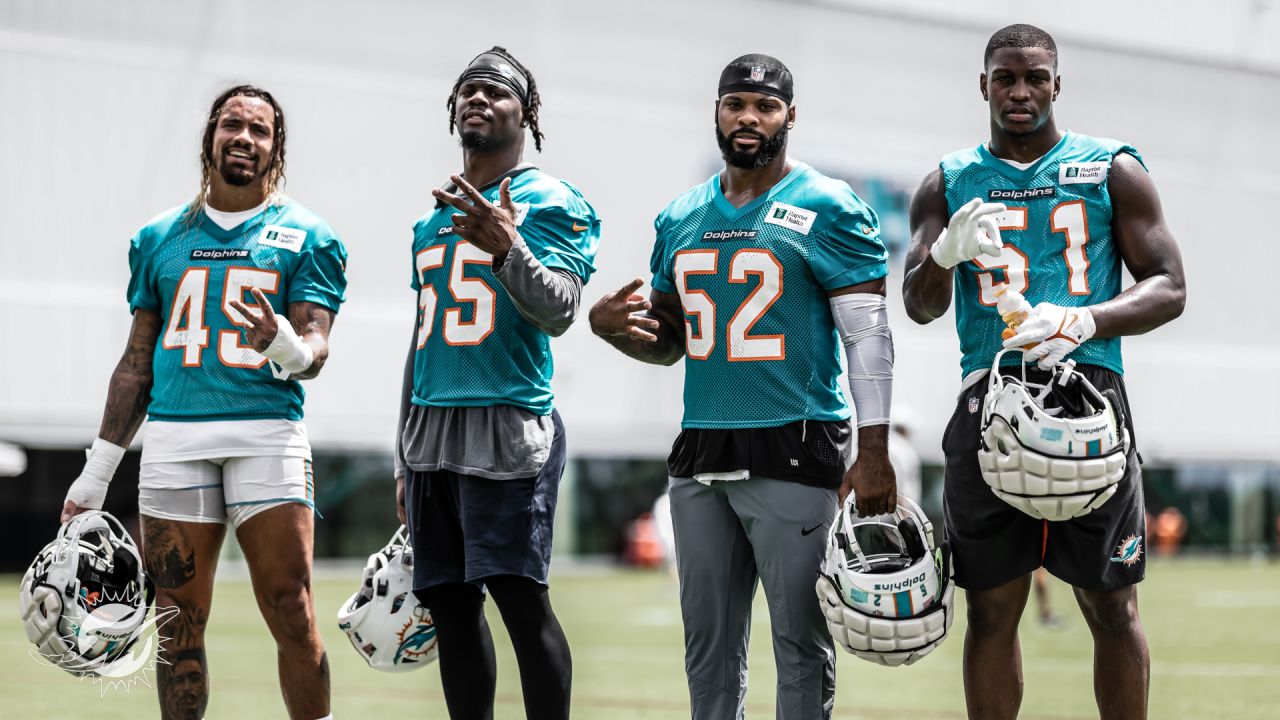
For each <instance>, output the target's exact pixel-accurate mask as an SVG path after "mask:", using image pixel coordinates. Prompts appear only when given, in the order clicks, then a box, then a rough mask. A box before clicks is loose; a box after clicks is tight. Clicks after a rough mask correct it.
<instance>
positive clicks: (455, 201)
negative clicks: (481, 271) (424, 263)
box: [431, 175, 517, 263]
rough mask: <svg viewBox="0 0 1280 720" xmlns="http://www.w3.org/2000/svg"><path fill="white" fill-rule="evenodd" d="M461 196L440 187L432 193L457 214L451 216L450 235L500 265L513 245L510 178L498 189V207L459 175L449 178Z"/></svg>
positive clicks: (513, 227) (513, 232)
mask: <svg viewBox="0 0 1280 720" xmlns="http://www.w3.org/2000/svg"><path fill="white" fill-rule="evenodd" d="M450 180H452V181H453V182H454V184H455V185H457V186H458V189H459V190H461V191H462V193H463V195H465V196H466V197H463V195H454V194H452V193H447V192H445V191H444V190H441V189H440V188H436V189H435V190H432V191H431V194H432V195H434V196H435V197H436V199H437V200H439V201H440V202H443V203H445V204H446V205H449V206H450V207H452V208H453V209H455V210H457V211H459V212H460V213H461V214H460V215H454V216H453V234H454V235H457V236H458V237H460V238H462V239H463V240H466V241H467V242H469V243H471V244H472V245H475V246H476V247H478V248H480V249H481V250H483V251H485V252H487V253H489V254H490V255H492V256H493V260H494V262H495V263H501V262H502V261H503V260H505V259H506V257H507V252H508V251H510V250H511V246H512V245H514V244H515V242H516V214H517V211H516V204H515V203H514V202H512V201H511V178H506V179H505V180H503V181H502V184H501V185H500V186H498V204H497V205H494V204H493V203H491V202H489V201H488V200H486V199H485V197H484V195H481V194H480V191H479V190H476V189H475V188H474V187H471V183H468V182H467V181H466V180H464V179H462V176H461V175H454V176H452V177H451V178H450Z"/></svg>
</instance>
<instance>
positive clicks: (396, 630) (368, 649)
mask: <svg viewBox="0 0 1280 720" xmlns="http://www.w3.org/2000/svg"><path fill="white" fill-rule="evenodd" d="M338 627H339V628H341V629H342V631H343V632H345V633H346V634H347V637H348V638H350V640H351V645H352V646H353V647H354V648H355V649H356V651H357V652H359V653H360V656H361V657H363V658H364V659H365V662H367V663H369V666H370V667H372V668H375V669H378V670H385V671H387V672H407V671H409V670H414V669H416V668H420V667H423V666H424V665H427V664H429V663H430V662H432V661H433V660H435V659H436V656H437V655H438V654H439V650H438V649H437V648H436V626H435V624H434V623H432V622H431V613H430V612H429V611H428V610H427V608H426V607H425V606H423V605H422V604H421V603H419V602H418V598H417V597H415V596H414V594H413V548H412V547H410V546H409V538H408V536H407V535H406V533H405V527H404V526H403V525H401V526H400V529H399V530H397V531H396V534H395V535H393V536H392V537H391V542H389V543H387V546H386V547H384V548H382V549H381V550H379V551H378V552H376V553H374V554H372V555H370V556H369V562H367V563H365V566H364V577H363V579H362V581H361V585H360V590H359V591H358V592H356V594H354V595H352V596H351V597H350V598H349V599H348V600H347V601H346V602H345V603H343V604H342V607H341V608H340V609H339V610H338Z"/></svg>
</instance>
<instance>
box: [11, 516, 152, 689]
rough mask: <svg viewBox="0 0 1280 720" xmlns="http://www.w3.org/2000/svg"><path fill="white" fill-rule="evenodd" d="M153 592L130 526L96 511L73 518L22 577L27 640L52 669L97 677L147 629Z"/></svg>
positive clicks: (21, 604)
mask: <svg viewBox="0 0 1280 720" xmlns="http://www.w3.org/2000/svg"><path fill="white" fill-rule="evenodd" d="M153 597H154V588H153V586H152V584H151V581H150V580H149V579H147V577H146V575H145V573H144V572H143V569H142V555H141V553H139V552H138V546H137V544H136V543H134V541H133V538H132V537H130V536H129V533H128V531H126V530H125V529H124V525H122V524H120V521H119V520H117V519H116V518H115V517H113V516H112V515H110V514H109V513H105V512H102V511H101V510H90V511H88V512H84V513H81V514H79V515H76V516H75V517H73V518H71V519H70V520H68V521H67V522H66V523H64V524H63V525H62V527H61V528H59V529H58V536H57V537H56V538H55V539H54V540H53V542H51V543H49V544H48V545H46V546H44V549H42V550H41V551H40V553H39V554H38V555H36V559H35V561H34V562H32V563H31V567H30V568H28V569H27V573H26V575H24V576H23V578H22V587H21V589H20V592H19V595H18V607H19V609H20V611H21V613H22V622H23V625H24V626H25V628H26V631H27V638H28V639H29V640H31V642H33V643H35V646H36V652H38V653H39V654H40V655H41V656H42V657H43V658H44V659H45V660H47V661H49V663H50V664H53V665H56V666H58V667H60V668H62V669H63V670H66V671H67V672H69V673H71V674H72V675H78V676H84V675H98V674H100V673H99V671H103V670H104V669H105V668H106V666H107V665H109V664H110V663H112V662H114V661H115V660H117V659H119V658H121V657H123V656H124V655H125V654H126V653H127V652H128V651H129V648H130V647H131V646H132V645H133V644H134V643H135V642H136V641H137V640H138V638H139V637H140V635H141V633H142V631H143V630H144V629H145V620H146V618H147V611H148V610H149V609H150V608H151V601H152V599H153Z"/></svg>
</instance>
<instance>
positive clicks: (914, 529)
mask: <svg viewBox="0 0 1280 720" xmlns="http://www.w3.org/2000/svg"><path fill="white" fill-rule="evenodd" d="M898 532H899V533H900V534H901V535H902V544H903V546H904V547H906V550H907V554H908V555H910V556H911V561H912V562H915V561H916V560H919V559H920V558H922V557H924V556H925V553H927V552H928V550H927V549H926V548H925V546H924V540H922V539H921V538H920V526H919V525H918V524H916V521H915V519H914V518H909V517H906V518H902V519H901V520H899V521H898Z"/></svg>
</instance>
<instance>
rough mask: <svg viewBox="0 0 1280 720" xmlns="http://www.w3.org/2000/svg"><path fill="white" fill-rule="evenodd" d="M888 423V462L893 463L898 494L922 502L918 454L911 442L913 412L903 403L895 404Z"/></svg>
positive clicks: (922, 491)
mask: <svg viewBox="0 0 1280 720" xmlns="http://www.w3.org/2000/svg"><path fill="white" fill-rule="evenodd" d="M890 417H891V418H892V421H891V422H890V423H889V425H890V430H889V462H890V463H892V464H893V476H894V477H895V478H896V479H897V481H898V494H899V495H904V496H906V497H909V498H911V499H912V500H915V501H916V502H917V503H920V502H923V497H922V495H923V493H924V489H923V488H922V486H921V480H920V454H919V453H917V452H916V447H915V444H914V443H913V442H911V431H912V428H913V427H914V426H915V413H914V411H912V409H911V408H909V407H907V406H905V405H895V406H894V408H893V412H892V413H891V414H890Z"/></svg>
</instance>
